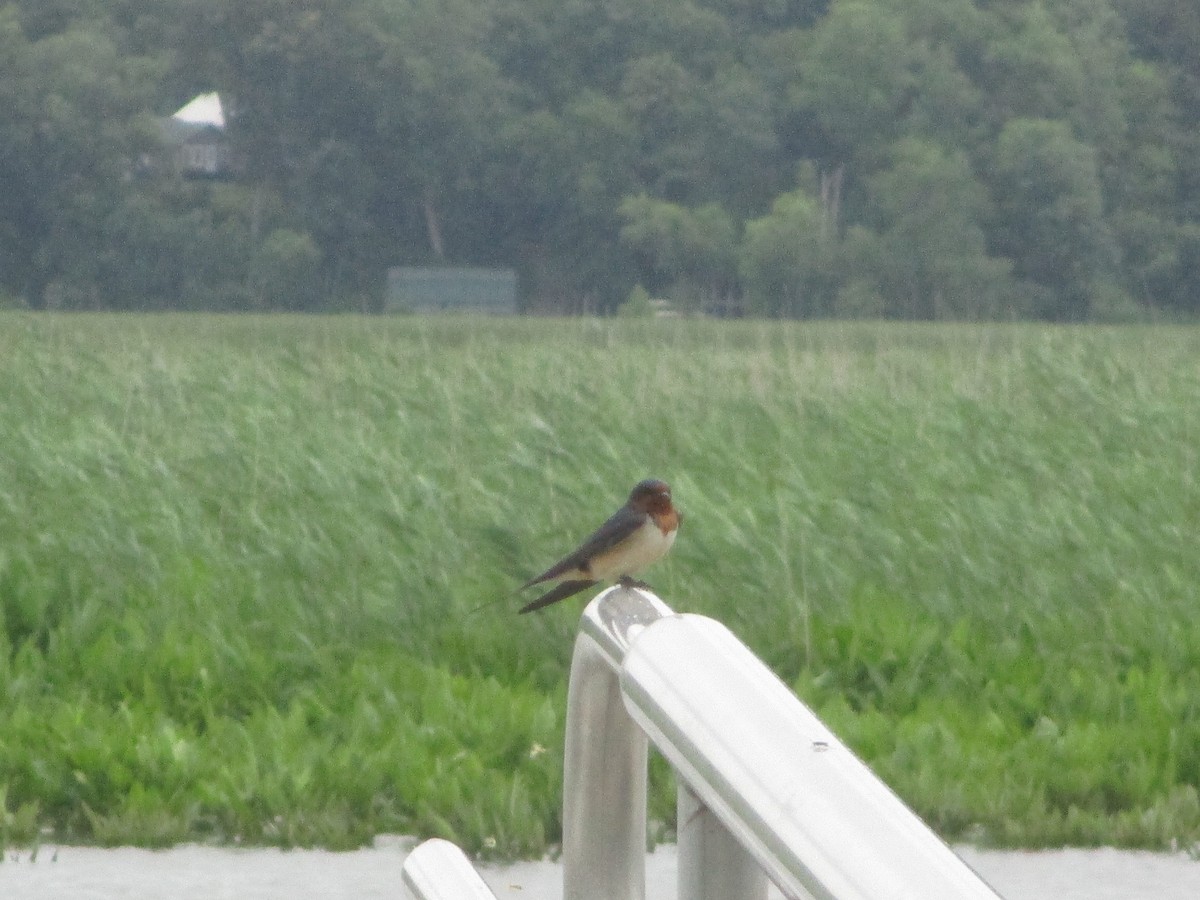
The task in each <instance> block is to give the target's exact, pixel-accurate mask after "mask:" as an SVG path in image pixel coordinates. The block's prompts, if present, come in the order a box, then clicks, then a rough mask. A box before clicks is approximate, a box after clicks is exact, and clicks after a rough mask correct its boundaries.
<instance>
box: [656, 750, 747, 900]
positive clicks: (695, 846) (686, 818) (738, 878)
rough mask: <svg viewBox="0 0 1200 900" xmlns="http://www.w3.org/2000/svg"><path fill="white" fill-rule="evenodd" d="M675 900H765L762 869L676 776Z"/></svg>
mask: <svg viewBox="0 0 1200 900" xmlns="http://www.w3.org/2000/svg"><path fill="white" fill-rule="evenodd" d="M675 779H676V781H677V782H678V783H679V787H678V790H679V794H678V797H679V800H678V803H677V805H676V816H675V818H676V821H677V823H678V824H677V825H676V835H677V837H676V839H675V843H676V846H677V847H678V850H679V863H678V865H679V871H678V873H677V876H676V877H677V880H678V883H679V900H730V898H731V897H735V898H737V900H767V876H766V873H764V872H763V870H762V866H760V865H759V864H758V861H757V860H756V859H755V858H754V857H753V856H751V855H750V853H749V851H748V850H746V848H745V847H743V846H742V845H741V844H740V843H738V840H737V838H735V837H734V836H733V835H732V834H730V833H729V830H728V829H727V828H726V827H725V826H724V825H723V824H722V823H721V820H720V819H718V818H717V817H716V816H715V815H714V814H713V812H712V810H710V809H709V808H708V807H707V806H705V805H704V802H703V801H702V800H701V799H700V798H699V797H698V796H696V792H695V791H693V790H692V789H691V788H690V787H689V786H688V783H687V782H686V781H684V779H683V777H682V776H680V775H679V774H678V773H676V776H675Z"/></svg>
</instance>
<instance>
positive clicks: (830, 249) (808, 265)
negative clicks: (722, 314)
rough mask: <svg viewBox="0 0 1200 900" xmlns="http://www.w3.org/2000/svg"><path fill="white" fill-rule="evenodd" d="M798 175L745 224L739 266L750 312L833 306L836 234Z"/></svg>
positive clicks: (825, 312) (810, 313)
mask: <svg viewBox="0 0 1200 900" xmlns="http://www.w3.org/2000/svg"><path fill="white" fill-rule="evenodd" d="M803 180H804V181H805V182H806V184H804V185H802V186H801V187H800V188H797V189H796V190H793V191H790V192H788V193H786V194H781V195H780V196H779V197H777V198H776V200H775V202H774V203H773V204H772V205H771V211H770V212H769V213H768V214H767V215H765V216H762V217H761V218H758V219H753V220H751V221H749V222H747V223H746V231H745V235H744V238H743V241H742V247H741V251H740V254H739V266H740V271H741V276H742V281H743V286H744V288H745V291H746V307H747V310H748V311H749V312H751V313H753V314H756V315H765V316H785V317H796V318H814V317H818V316H829V315H832V314H833V313H834V311H835V298H836V296H837V290H838V286H839V282H840V281H841V279H842V272H841V271H840V270H839V264H840V254H839V247H838V237H837V234H836V231H835V228H834V224H833V221H832V219H831V217H830V214H829V210H828V209H827V208H825V207H824V206H823V205H822V203H821V201H820V198H819V197H818V196H817V195H816V192H815V190H813V188H812V186H811V180H812V179H811V178H805V179H803Z"/></svg>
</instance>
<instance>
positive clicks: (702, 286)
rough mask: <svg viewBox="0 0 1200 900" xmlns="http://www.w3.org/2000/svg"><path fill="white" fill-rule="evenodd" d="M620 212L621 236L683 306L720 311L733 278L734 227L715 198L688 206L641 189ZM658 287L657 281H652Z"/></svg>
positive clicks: (727, 302)
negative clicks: (708, 201) (697, 205)
mask: <svg viewBox="0 0 1200 900" xmlns="http://www.w3.org/2000/svg"><path fill="white" fill-rule="evenodd" d="M619 212H620V214H621V217H622V219H624V220H625V225H624V227H623V228H622V229H621V240H622V241H623V242H624V243H625V244H627V245H628V246H629V247H631V248H632V249H633V250H635V251H636V252H637V253H638V254H639V255H640V256H641V257H642V259H643V260H644V262H645V264H646V266H647V268H648V269H649V270H650V271H651V274H652V275H654V276H657V277H658V278H659V279H661V281H662V284H663V286H665V287H666V288H667V290H668V293H669V294H671V296H673V297H674V298H675V299H676V300H677V302H678V303H679V304H680V305H682V306H683V307H684V308H692V309H700V310H704V311H713V310H718V311H723V310H726V309H728V308H729V306H730V304H731V301H732V299H733V296H734V293H735V289H736V284H737V244H738V233H737V227H736V225H735V224H734V222H733V219H732V218H731V217H730V215H729V214H728V213H727V212H726V211H725V210H724V209H722V208H721V207H720V206H719V205H717V204H716V203H706V204H704V205H703V206H700V207H697V208H695V209H689V208H687V207H684V206H680V205H679V204H676V203H670V202H668V201H665V200H655V199H653V198H651V197H648V196H647V195H645V194H639V195H638V196H636V197H627V198H625V200H624V201H623V202H622V203H621V206H620V209H619ZM655 286H656V287H658V285H657V284H656V285H655Z"/></svg>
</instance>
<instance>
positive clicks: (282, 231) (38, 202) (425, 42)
mask: <svg viewBox="0 0 1200 900" xmlns="http://www.w3.org/2000/svg"><path fill="white" fill-rule="evenodd" d="M214 90H215V91H219V92H220V94H221V96H222V98H223V100H224V102H225V106H226V110H227V113H228V124H227V136H228V140H229V142H230V144H231V145H232V148H233V152H234V154H235V156H236V158H237V159H238V161H239V165H238V169H237V174H236V176H235V177H227V178H218V179H197V178H188V177H185V176H184V175H182V174H180V173H179V172H177V171H171V170H170V169H169V168H163V167H156V166H154V165H147V164H146V161H147V160H154V159H155V158H157V156H156V155H161V153H162V152H163V148H162V137H161V128H159V127H158V122H159V121H160V119H161V117H163V116H165V115H168V114H169V113H170V112H171V111H172V110H174V109H176V108H178V107H179V106H180V105H182V104H183V103H184V102H186V101H187V100H189V99H190V98H191V97H192V96H194V95H195V94H197V93H201V92H205V91H214ZM1197 121H1200V7H1197V6H1196V5H1195V4H1186V3H1183V4H1181V3H1178V2H1175V0H1003V2H1001V0H21V2H9V3H4V4H3V5H0V159H2V160H3V165H2V166H0V182H2V183H0V302H2V298H4V297H6V298H7V299H8V302H10V303H14V302H16V303H24V304H27V305H29V306H32V307H35V308H41V307H47V306H54V307H63V308H134V309H160V308H182V309H236V310H244V309H298V310H307V309H337V308H347V309H362V310H374V309H378V308H379V306H380V302H381V294H382V290H383V284H384V273H385V272H386V269H387V267H389V266H392V265H426V264H428V265H485V266H503V267H511V268H515V269H516V270H517V272H518V274H519V279H520V285H521V293H522V302H523V304H524V305H525V307H526V308H528V309H530V310H538V311H549V312H567V313H569V312H580V311H587V312H611V311H613V310H616V309H617V308H618V307H620V306H621V305H622V304H625V303H626V302H627V301H628V299H629V298H630V297H631V296H634V297H639V296H640V297H644V296H647V295H653V296H659V297H664V298H667V299H669V300H670V301H671V302H672V303H673V304H674V305H675V306H676V307H678V308H680V309H684V310H694V311H699V312H708V313H713V314H728V315H741V314H746V315H760V316H784V317H818V316H820V317H825V316H870V317H892V318H912V319H950V318H953V319H984V318H1018V317H1019V318H1039V319H1046V320H1057V321H1069V320H1089V319H1097V318H1101V319H1120V318H1141V317H1145V316H1147V315H1151V314H1163V315H1168V316H1175V315H1183V316H1186V315H1191V314H1194V313H1195V312H1196V311H1197V306H1198V305H1200V129H1197V128H1196V126H1195V123H1196V122H1197Z"/></svg>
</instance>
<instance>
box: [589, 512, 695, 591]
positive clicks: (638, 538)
mask: <svg viewBox="0 0 1200 900" xmlns="http://www.w3.org/2000/svg"><path fill="white" fill-rule="evenodd" d="M673 543H675V532H674V531H672V532H670V533H669V534H663V533H662V529H661V528H659V527H658V526H657V525H655V524H654V522H653V521H652V520H650V519H647V520H646V522H645V523H644V524H643V525H641V526H640V527H639V528H638V530H637V531H635V532H634V533H633V534H631V535H630V536H629V537H628V538H627V539H626V540H624V541H622V542H621V544H620V545H619V546H617V547H614V548H613V549H612V550H610V551H608V552H607V553H602V554H600V555H599V556H597V557H595V558H594V559H592V561H591V564H590V565H589V566H588V569H589V570H590V572H591V576H592V578H595V579H596V580H597V581H616V580H617V579H618V578H620V577H621V576H622V575H631V576H632V575H636V574H638V573H639V572H641V571H642V570H643V569H644V568H646V567H647V566H648V565H650V564H651V563H655V562H658V560H660V559H662V558H663V555H664V554H665V553H666V552H667V551H668V550H670V549H671V544H673Z"/></svg>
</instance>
